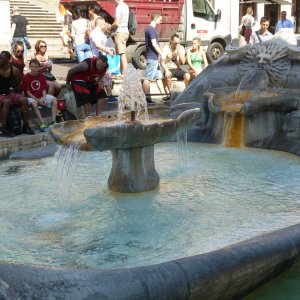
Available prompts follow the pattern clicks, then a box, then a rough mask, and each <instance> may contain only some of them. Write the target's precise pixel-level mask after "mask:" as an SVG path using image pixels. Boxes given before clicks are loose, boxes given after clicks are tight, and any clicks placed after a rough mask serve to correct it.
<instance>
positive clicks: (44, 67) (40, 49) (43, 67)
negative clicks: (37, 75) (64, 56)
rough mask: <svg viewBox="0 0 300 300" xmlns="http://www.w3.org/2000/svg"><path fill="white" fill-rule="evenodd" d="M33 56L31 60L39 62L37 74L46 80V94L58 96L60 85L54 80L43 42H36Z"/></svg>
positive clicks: (50, 62) (50, 61)
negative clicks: (40, 74)
mask: <svg viewBox="0 0 300 300" xmlns="http://www.w3.org/2000/svg"><path fill="white" fill-rule="evenodd" d="M34 49H35V54H34V56H33V58H36V59H37V60H38V61H39V62H40V67H39V72H41V73H43V75H44V76H45V78H46V81H47V86H48V94H50V95H52V96H56V97H57V96H58V94H59V93H60V91H61V88H62V87H61V84H60V83H59V82H58V81H57V80H56V78H55V76H54V75H53V74H52V73H51V72H52V65H53V62H52V60H51V59H50V57H49V56H48V53H47V44H46V42H45V41H43V40H38V41H37V42H36V43H35V46H34Z"/></svg>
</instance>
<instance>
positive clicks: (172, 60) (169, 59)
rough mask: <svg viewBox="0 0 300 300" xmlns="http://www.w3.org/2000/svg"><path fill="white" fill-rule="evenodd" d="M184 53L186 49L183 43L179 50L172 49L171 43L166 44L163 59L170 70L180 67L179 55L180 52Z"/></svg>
mask: <svg viewBox="0 0 300 300" xmlns="http://www.w3.org/2000/svg"><path fill="white" fill-rule="evenodd" d="M178 51H179V52H180V53H181V54H183V55H184V53H185V50H184V47H183V46H182V45H180V47H179V50H178V49H177V48H176V49H171V47H170V45H167V46H164V48H163V50H162V59H163V60H164V61H165V64H166V66H167V67H168V69H169V70H171V69H177V68H178V62H177V60H178V57H179V52H178Z"/></svg>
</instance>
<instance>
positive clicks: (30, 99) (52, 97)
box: [27, 95, 55, 108]
mask: <svg viewBox="0 0 300 300" xmlns="http://www.w3.org/2000/svg"><path fill="white" fill-rule="evenodd" d="M54 98H55V97H54V96H52V95H46V101H47V105H45V107H48V108H51V105H52V101H53V99H54ZM27 102H28V104H29V105H30V106H31V104H32V103H34V102H35V103H37V101H36V100H35V99H32V98H27Z"/></svg>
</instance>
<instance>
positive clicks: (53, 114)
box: [51, 98, 57, 122]
mask: <svg viewBox="0 0 300 300" xmlns="http://www.w3.org/2000/svg"><path fill="white" fill-rule="evenodd" d="M56 115H57V100H56V98H54V99H53V100H52V103H51V117H52V122H55V121H56Z"/></svg>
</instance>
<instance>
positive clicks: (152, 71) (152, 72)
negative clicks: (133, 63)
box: [144, 59, 162, 80]
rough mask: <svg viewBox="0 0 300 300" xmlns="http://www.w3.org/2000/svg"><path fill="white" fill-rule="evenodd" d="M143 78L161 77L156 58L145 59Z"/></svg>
mask: <svg viewBox="0 0 300 300" xmlns="http://www.w3.org/2000/svg"><path fill="white" fill-rule="evenodd" d="M144 78H145V79H146V80H154V79H162V73H161V70H160V65H159V62H158V60H156V59H148V60H147V67H146V70H145V76H144Z"/></svg>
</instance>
